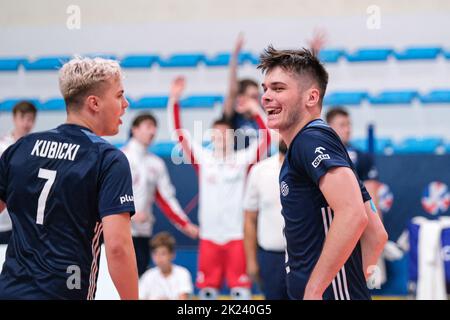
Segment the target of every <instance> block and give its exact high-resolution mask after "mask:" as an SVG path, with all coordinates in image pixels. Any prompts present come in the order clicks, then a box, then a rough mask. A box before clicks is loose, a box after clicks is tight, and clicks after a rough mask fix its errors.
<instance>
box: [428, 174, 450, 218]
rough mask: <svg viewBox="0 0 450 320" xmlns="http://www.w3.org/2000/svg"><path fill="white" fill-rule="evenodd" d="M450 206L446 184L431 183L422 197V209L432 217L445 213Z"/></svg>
mask: <svg viewBox="0 0 450 320" xmlns="http://www.w3.org/2000/svg"><path fill="white" fill-rule="evenodd" d="M449 206H450V193H449V191H448V187H447V185H446V184H445V183H442V182H439V181H433V182H431V183H430V184H429V185H428V186H427V187H426V188H425V190H424V192H423V195H422V207H423V208H424V209H425V211H426V212H428V213H429V214H432V215H437V214H441V213H444V212H446V211H447V210H448V207H449Z"/></svg>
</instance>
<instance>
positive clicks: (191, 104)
mask: <svg viewBox="0 0 450 320" xmlns="http://www.w3.org/2000/svg"><path fill="white" fill-rule="evenodd" d="M222 101H223V97H222V96H221V95H211V96H190V97H187V98H185V99H183V100H181V102H180V105H181V107H183V108H213V107H214V105H215V104H216V103H221V102H222Z"/></svg>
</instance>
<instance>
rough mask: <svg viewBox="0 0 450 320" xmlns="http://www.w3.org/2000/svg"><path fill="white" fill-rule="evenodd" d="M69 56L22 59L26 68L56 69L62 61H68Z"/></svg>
mask: <svg viewBox="0 0 450 320" xmlns="http://www.w3.org/2000/svg"><path fill="white" fill-rule="evenodd" d="M70 58H71V57H70V56H49V57H40V58H37V59H35V60H28V61H24V62H23V65H24V67H25V69H26V70H33V71H39V70H57V69H59V68H61V67H62V65H63V64H64V63H66V62H67V61H69V60H70Z"/></svg>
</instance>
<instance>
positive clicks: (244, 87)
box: [238, 79, 259, 95]
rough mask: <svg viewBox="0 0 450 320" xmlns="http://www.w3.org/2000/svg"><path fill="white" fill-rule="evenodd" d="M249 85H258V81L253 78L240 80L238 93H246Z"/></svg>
mask: <svg viewBox="0 0 450 320" xmlns="http://www.w3.org/2000/svg"><path fill="white" fill-rule="evenodd" d="M248 87H256V88H257V89H258V88H259V87H258V83H257V82H256V81H255V80H252V79H242V80H239V82H238V94H239V95H240V94H244V93H245V91H247V88H248Z"/></svg>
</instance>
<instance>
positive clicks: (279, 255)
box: [244, 136, 289, 300]
mask: <svg viewBox="0 0 450 320" xmlns="http://www.w3.org/2000/svg"><path fill="white" fill-rule="evenodd" d="M278 147H279V153H277V154H275V155H273V156H271V157H270V158H268V159H265V160H263V161H261V162H260V163H257V164H256V165H254V166H253V167H252V169H251V171H250V174H249V177H248V180H247V185H246V190H245V196H244V210H245V211H244V215H245V217H244V245H245V253H246V257H247V273H248V275H249V276H250V278H251V279H252V280H253V281H254V282H256V283H257V284H259V286H260V288H261V289H262V292H263V294H264V296H265V298H266V299H267V300H287V299H288V298H289V297H288V295H287V288H286V270H285V248H286V240H285V239H284V235H283V227H284V221H283V217H282V215H281V203H280V188H279V182H278V176H279V172H280V168H281V165H282V164H283V161H284V156H285V154H286V151H287V146H286V144H285V143H284V142H283V141H282V139H281V136H280V140H279V144H278Z"/></svg>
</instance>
